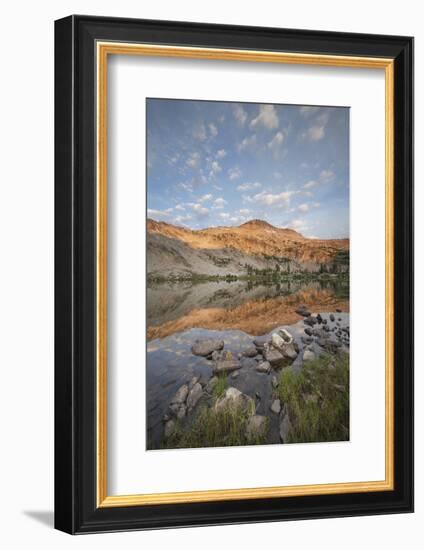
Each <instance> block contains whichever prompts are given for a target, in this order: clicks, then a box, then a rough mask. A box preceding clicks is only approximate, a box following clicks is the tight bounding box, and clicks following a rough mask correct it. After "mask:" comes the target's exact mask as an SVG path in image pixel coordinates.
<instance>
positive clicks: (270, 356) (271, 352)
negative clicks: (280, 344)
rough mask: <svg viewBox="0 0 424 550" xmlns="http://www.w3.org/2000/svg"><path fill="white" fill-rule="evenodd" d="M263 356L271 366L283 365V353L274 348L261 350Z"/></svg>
mask: <svg viewBox="0 0 424 550" xmlns="http://www.w3.org/2000/svg"><path fill="white" fill-rule="evenodd" d="M263 357H264V359H265V361H267V362H268V363H269V364H270V365H271V366H272V367H280V366H283V364H284V363H285V361H286V359H285V357H284V355H283V354H282V353H281V352H280V351H278V349H275V348H271V347H269V348H265V349H264V352H263Z"/></svg>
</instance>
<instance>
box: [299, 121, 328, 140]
mask: <svg viewBox="0 0 424 550" xmlns="http://www.w3.org/2000/svg"><path fill="white" fill-rule="evenodd" d="M324 136H325V126H324V125H321V126H311V127H310V128H308V129H307V130H306V132H303V134H302V137H303V139H305V140H307V141H319V140H320V139H322V138H323V137H324Z"/></svg>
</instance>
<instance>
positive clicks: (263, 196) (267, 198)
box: [248, 191, 295, 207]
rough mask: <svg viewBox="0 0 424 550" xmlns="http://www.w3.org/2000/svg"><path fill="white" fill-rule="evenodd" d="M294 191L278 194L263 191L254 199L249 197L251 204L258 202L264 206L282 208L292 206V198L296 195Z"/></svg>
mask: <svg viewBox="0 0 424 550" xmlns="http://www.w3.org/2000/svg"><path fill="white" fill-rule="evenodd" d="M294 193H295V192H294V191H282V192H281V193H278V194H272V193H267V192H266V191H262V193H258V194H257V195H254V196H253V197H248V201H249V202H257V203H259V204H262V205H263V206H282V207H288V206H289V204H290V197H291V196H292V195H294Z"/></svg>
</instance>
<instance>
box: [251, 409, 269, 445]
mask: <svg viewBox="0 0 424 550" xmlns="http://www.w3.org/2000/svg"><path fill="white" fill-rule="evenodd" d="M267 428H268V420H267V418H266V416H261V415H260V414H254V415H253V416H251V417H250V418H249V420H248V421H247V424H246V438H247V439H248V441H254V440H257V439H258V438H263V437H265V435H266V432H267Z"/></svg>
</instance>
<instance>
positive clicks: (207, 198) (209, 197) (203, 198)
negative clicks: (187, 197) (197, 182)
mask: <svg viewBox="0 0 424 550" xmlns="http://www.w3.org/2000/svg"><path fill="white" fill-rule="evenodd" d="M212 199H213V195H211V193H207V194H206V195H202V196H201V197H199V198H198V199H197V202H199V203H200V204H202V203H204V202H206V201H210V200H212ZM190 204H191V203H190Z"/></svg>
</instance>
